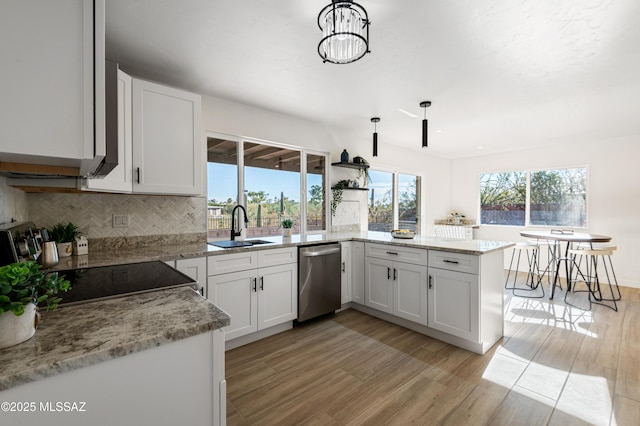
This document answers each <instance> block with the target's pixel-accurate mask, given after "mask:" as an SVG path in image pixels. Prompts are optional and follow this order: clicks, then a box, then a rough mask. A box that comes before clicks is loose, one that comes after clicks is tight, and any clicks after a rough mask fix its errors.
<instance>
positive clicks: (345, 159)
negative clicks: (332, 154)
mask: <svg viewBox="0 0 640 426" xmlns="http://www.w3.org/2000/svg"><path fill="white" fill-rule="evenodd" d="M340 162H341V163H348V162H349V153H348V152H347V150H346V149H344V150H342V154H340Z"/></svg>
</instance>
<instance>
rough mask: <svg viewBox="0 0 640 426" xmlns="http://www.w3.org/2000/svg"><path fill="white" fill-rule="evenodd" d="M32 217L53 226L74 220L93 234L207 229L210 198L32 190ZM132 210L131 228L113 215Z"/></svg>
mask: <svg viewBox="0 0 640 426" xmlns="http://www.w3.org/2000/svg"><path fill="white" fill-rule="evenodd" d="M28 206H29V220H31V221H32V222H34V223H35V224H36V226H43V227H50V226H51V225H53V224H55V223H58V222H73V223H74V224H76V225H77V226H78V227H79V228H80V229H81V230H82V231H83V233H84V235H85V236H86V237H87V238H89V239H93V238H112V237H134V236H146V235H171V234H191V233H198V232H201V233H206V230H207V222H206V218H207V216H206V214H207V208H206V198H204V197H176V196H163V195H128V194H126V195H123V194H47V193H42V194H28ZM114 214H116V215H121V214H128V215H129V218H130V225H129V227H127V228H114V227H113V215H114Z"/></svg>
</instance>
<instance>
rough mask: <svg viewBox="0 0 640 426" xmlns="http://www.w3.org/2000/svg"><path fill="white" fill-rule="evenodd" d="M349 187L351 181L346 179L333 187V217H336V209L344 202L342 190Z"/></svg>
mask: <svg viewBox="0 0 640 426" xmlns="http://www.w3.org/2000/svg"><path fill="white" fill-rule="evenodd" d="M348 187H349V181H348V180H346V179H342V180H339V181H338V182H337V183H336V184H335V185H333V186H332V187H331V195H332V196H331V216H335V215H336V209H337V208H338V205H339V204H340V203H341V202H342V193H343V191H342V190H343V189H344V188H348Z"/></svg>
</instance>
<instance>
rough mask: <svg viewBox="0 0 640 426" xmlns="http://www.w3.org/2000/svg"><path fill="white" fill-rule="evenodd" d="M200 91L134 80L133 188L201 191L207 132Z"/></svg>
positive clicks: (179, 192)
mask: <svg viewBox="0 0 640 426" xmlns="http://www.w3.org/2000/svg"><path fill="white" fill-rule="evenodd" d="M201 123H202V107H201V97H200V95H197V94H194V93H190V92H186V91H184V90H179V89H175V88H172V87H167V86H163V85H160V84H157V83H152V82H149V81H145V80H138V79H135V78H134V79H133V93H132V129H133V157H132V166H133V191H134V192H138V193H146V194H177V195H199V194H200V193H201V190H202V169H203V163H202V161H203V159H202V152H203V151H204V137H203V132H202V124H201Z"/></svg>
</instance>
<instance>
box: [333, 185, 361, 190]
mask: <svg viewBox="0 0 640 426" xmlns="http://www.w3.org/2000/svg"><path fill="white" fill-rule="evenodd" d="M331 189H344V190H347V191H352V190H356V191H368V190H369V188H351V187H349V188H336V187H335V186H332V187H331Z"/></svg>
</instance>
